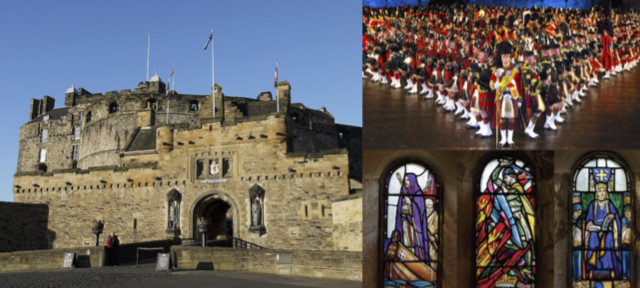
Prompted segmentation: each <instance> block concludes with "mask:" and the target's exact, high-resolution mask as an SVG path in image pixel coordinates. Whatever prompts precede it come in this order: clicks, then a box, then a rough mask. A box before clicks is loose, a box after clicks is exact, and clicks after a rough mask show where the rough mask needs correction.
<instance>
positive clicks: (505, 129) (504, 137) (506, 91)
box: [490, 40, 522, 147]
mask: <svg viewBox="0 0 640 288" xmlns="http://www.w3.org/2000/svg"><path fill="white" fill-rule="evenodd" d="M496 48H497V52H498V53H497V54H498V55H500V62H501V63H500V64H501V65H500V66H501V67H500V68H498V69H496V71H494V73H493V75H491V83H490V85H491V88H492V89H493V91H494V92H495V99H496V100H495V103H496V109H497V113H496V118H497V122H498V125H497V126H498V128H499V129H500V142H499V144H498V146H499V147H513V146H515V143H514V142H513V131H514V128H515V120H516V118H517V117H518V108H519V107H518V101H519V100H520V96H521V95H520V91H521V85H522V84H521V83H520V80H519V79H520V72H519V70H518V68H517V67H515V66H514V65H513V63H512V55H513V52H514V51H513V45H512V44H511V42H509V40H505V41H502V42H500V43H498V44H497V45H496Z"/></svg>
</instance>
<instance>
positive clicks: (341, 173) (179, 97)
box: [13, 75, 362, 251]
mask: <svg viewBox="0 0 640 288" xmlns="http://www.w3.org/2000/svg"><path fill="white" fill-rule="evenodd" d="M167 90H168V89H167V86H166V85H165V83H164V82H162V80H161V79H160V78H159V77H157V75H156V76H154V77H153V78H152V79H151V80H150V81H145V82H141V83H139V84H138V87H137V88H135V89H134V90H133V91H131V90H121V91H110V92H106V93H104V94H102V93H98V94H96V93H91V92H89V91H87V90H86V89H83V88H77V89H76V88H75V85H72V87H71V88H69V89H68V90H67V91H66V93H65V102H64V104H65V105H64V107H62V108H54V107H55V99H54V98H52V97H49V96H44V98H43V99H32V101H31V109H30V116H29V121H28V122H27V123H26V124H24V125H23V126H22V127H21V128H20V151H19V156H18V165H17V170H16V173H15V175H14V188H13V189H14V199H15V202H18V203H30V204H46V205H48V207H49V210H48V224H47V230H48V232H47V233H46V236H45V238H46V239H44V241H45V242H46V246H47V247H49V248H58V247H80V246H93V245H94V235H93V234H92V223H93V222H94V221H95V220H103V221H104V223H105V224H104V230H105V233H108V232H110V231H115V232H116V233H117V234H118V235H119V237H120V241H121V242H122V243H136V242H144V241H156V240H166V239H174V240H179V241H180V242H181V243H183V244H189V243H193V244H197V243H201V242H202V241H203V239H202V235H201V234H200V233H199V232H198V223H199V222H201V223H207V224H208V227H209V230H208V233H207V234H206V236H205V237H206V239H205V240H204V241H206V242H207V243H209V244H212V243H213V244H215V243H216V242H225V241H228V240H230V239H242V241H246V242H250V243H253V244H256V245H259V246H262V247H266V248H273V249H309V250H342V251H362V192H361V182H362V173H361V166H362V165H361V163H362V156H361V140H362V129H361V128H360V127H353V126H348V125H340V124H336V123H335V122H334V118H333V116H332V115H331V114H330V113H329V112H328V111H327V110H326V109H325V108H324V107H323V108H321V109H319V110H315V109H310V108H307V107H305V106H304V105H302V104H300V103H292V101H291V100H292V92H291V90H292V89H291V86H290V84H289V83H288V82H286V81H282V82H278V83H277V95H276V96H275V97H274V96H273V95H272V94H271V93H270V92H262V93H259V95H258V96H257V97H255V98H245V97H231V96H226V95H224V93H223V92H222V87H220V86H217V85H216V87H215V90H214V91H215V92H214V93H213V94H212V95H189V94H179V93H178V92H176V91H173V90H172V91H167ZM214 115H215V116H214Z"/></svg>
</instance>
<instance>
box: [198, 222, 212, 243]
mask: <svg viewBox="0 0 640 288" xmlns="http://www.w3.org/2000/svg"><path fill="white" fill-rule="evenodd" d="M198 232H200V233H202V247H205V246H207V238H206V235H207V232H209V221H208V220H207V219H206V218H204V217H200V218H198Z"/></svg>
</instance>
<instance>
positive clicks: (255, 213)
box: [251, 197, 262, 227]
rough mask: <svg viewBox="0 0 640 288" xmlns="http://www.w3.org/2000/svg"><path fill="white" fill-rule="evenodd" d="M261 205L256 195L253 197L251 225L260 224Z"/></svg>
mask: <svg viewBox="0 0 640 288" xmlns="http://www.w3.org/2000/svg"><path fill="white" fill-rule="evenodd" d="M261 219H262V205H261V203H260V199H259V198H258V197H254V198H253V201H252V203H251V226H252V227H260V226H262V221H261Z"/></svg>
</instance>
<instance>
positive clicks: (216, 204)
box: [193, 195, 234, 246]
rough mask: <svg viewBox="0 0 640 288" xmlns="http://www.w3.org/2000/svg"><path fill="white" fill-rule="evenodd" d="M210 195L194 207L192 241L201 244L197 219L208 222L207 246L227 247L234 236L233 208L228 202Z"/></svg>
mask: <svg viewBox="0 0 640 288" xmlns="http://www.w3.org/2000/svg"><path fill="white" fill-rule="evenodd" d="M217 196H218V195H211V196H209V197H205V198H203V199H202V200H200V202H199V203H198V204H197V205H196V207H195V209H194V215H193V223H194V224H193V231H194V232H195V233H194V240H195V241H196V242H197V243H202V234H201V233H199V232H198V223H199V219H205V220H206V221H208V222H209V231H208V232H207V234H206V238H205V239H206V241H207V245H208V246H229V245H230V244H231V239H232V238H233V235H234V223H233V220H234V219H233V218H234V206H232V205H231V204H230V203H229V202H227V201H225V200H223V199H221V198H219V197H217Z"/></svg>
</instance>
